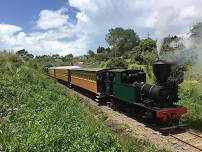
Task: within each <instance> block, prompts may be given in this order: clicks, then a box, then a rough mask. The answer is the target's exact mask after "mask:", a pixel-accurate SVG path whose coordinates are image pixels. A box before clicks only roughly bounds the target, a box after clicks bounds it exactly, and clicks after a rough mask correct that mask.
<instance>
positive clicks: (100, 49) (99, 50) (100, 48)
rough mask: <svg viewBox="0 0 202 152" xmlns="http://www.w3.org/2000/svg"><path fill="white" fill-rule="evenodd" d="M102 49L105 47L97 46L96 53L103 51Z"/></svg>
mask: <svg viewBox="0 0 202 152" xmlns="http://www.w3.org/2000/svg"><path fill="white" fill-rule="evenodd" d="M104 51H105V48H104V47H101V46H99V47H98V48H97V53H103V52H104Z"/></svg>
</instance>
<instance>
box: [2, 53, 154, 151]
mask: <svg viewBox="0 0 202 152" xmlns="http://www.w3.org/2000/svg"><path fill="white" fill-rule="evenodd" d="M41 67H42V64H40V63H39V62H38V61H37V60H33V59H27V58H21V57H18V56H16V55H14V54H12V53H10V54H8V53H0V87H1V88H0V122H1V123H0V151H37V152H38V151H71V152H74V151H75V152H77V151H82V152H83V151H88V152H90V151H92V152H94V151H137V149H138V151H157V149H156V148H155V147H153V146H151V144H143V145H142V144H140V142H137V141H136V140H130V141H129V140H128V141H127V140H124V142H123V141H122V138H118V137H115V136H114V135H112V134H111V133H110V132H109V130H108V129H107V127H106V126H105V125H104V123H102V121H99V120H97V119H95V118H94V116H93V115H92V114H91V113H90V111H89V109H88V108H85V107H84V106H82V105H81V104H80V103H79V102H78V101H77V100H76V98H73V97H71V96H67V94H66V91H65V89H63V88H62V87H59V86H58V85H56V82H55V81H53V80H51V79H49V78H48V77H47V76H46V75H44V74H43V73H42V72H41V71H42V70H41Z"/></svg>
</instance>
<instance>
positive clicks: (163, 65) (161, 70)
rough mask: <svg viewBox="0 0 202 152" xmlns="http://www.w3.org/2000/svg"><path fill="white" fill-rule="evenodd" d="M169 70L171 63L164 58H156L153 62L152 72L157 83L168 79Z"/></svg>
mask: <svg viewBox="0 0 202 152" xmlns="http://www.w3.org/2000/svg"><path fill="white" fill-rule="evenodd" d="M170 72H171V63H168V62H166V61H165V60H158V61H156V62H155V63H154V64H153V73H154V75H155V77H156V79H157V81H158V82H159V83H164V82H166V81H167V80H168V77H169V75H170Z"/></svg>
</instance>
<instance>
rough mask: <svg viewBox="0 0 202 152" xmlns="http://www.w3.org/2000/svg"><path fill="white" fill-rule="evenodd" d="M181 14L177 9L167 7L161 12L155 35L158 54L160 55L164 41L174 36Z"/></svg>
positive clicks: (156, 23) (157, 20)
mask: <svg viewBox="0 0 202 152" xmlns="http://www.w3.org/2000/svg"><path fill="white" fill-rule="evenodd" d="M178 14H179V12H178V10H177V9H176V8H173V7H166V8H164V9H162V10H161V11H160V12H159V15H158V16H157V18H156V22H155V28H156V30H155V35H156V37H157V53H158V56H159V55H160V51H161V47H162V44H163V39H164V38H165V37H167V36H168V35H170V34H172V32H173V29H175V27H176V25H177V16H178Z"/></svg>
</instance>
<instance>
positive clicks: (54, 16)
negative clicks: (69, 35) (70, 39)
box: [37, 8, 68, 30]
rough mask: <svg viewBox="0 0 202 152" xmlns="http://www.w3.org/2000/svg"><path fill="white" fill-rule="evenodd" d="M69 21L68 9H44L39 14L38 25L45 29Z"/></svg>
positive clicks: (59, 25) (57, 26)
mask: <svg viewBox="0 0 202 152" xmlns="http://www.w3.org/2000/svg"><path fill="white" fill-rule="evenodd" d="M67 22H68V15H67V14H66V9H64V8H62V9H60V10H57V11H52V10H42V11H41V12H40V14H39V20H38V21H37V27H38V28H40V29H43V30H47V29H52V28H59V27H61V26H64V25H65V24H67Z"/></svg>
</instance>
